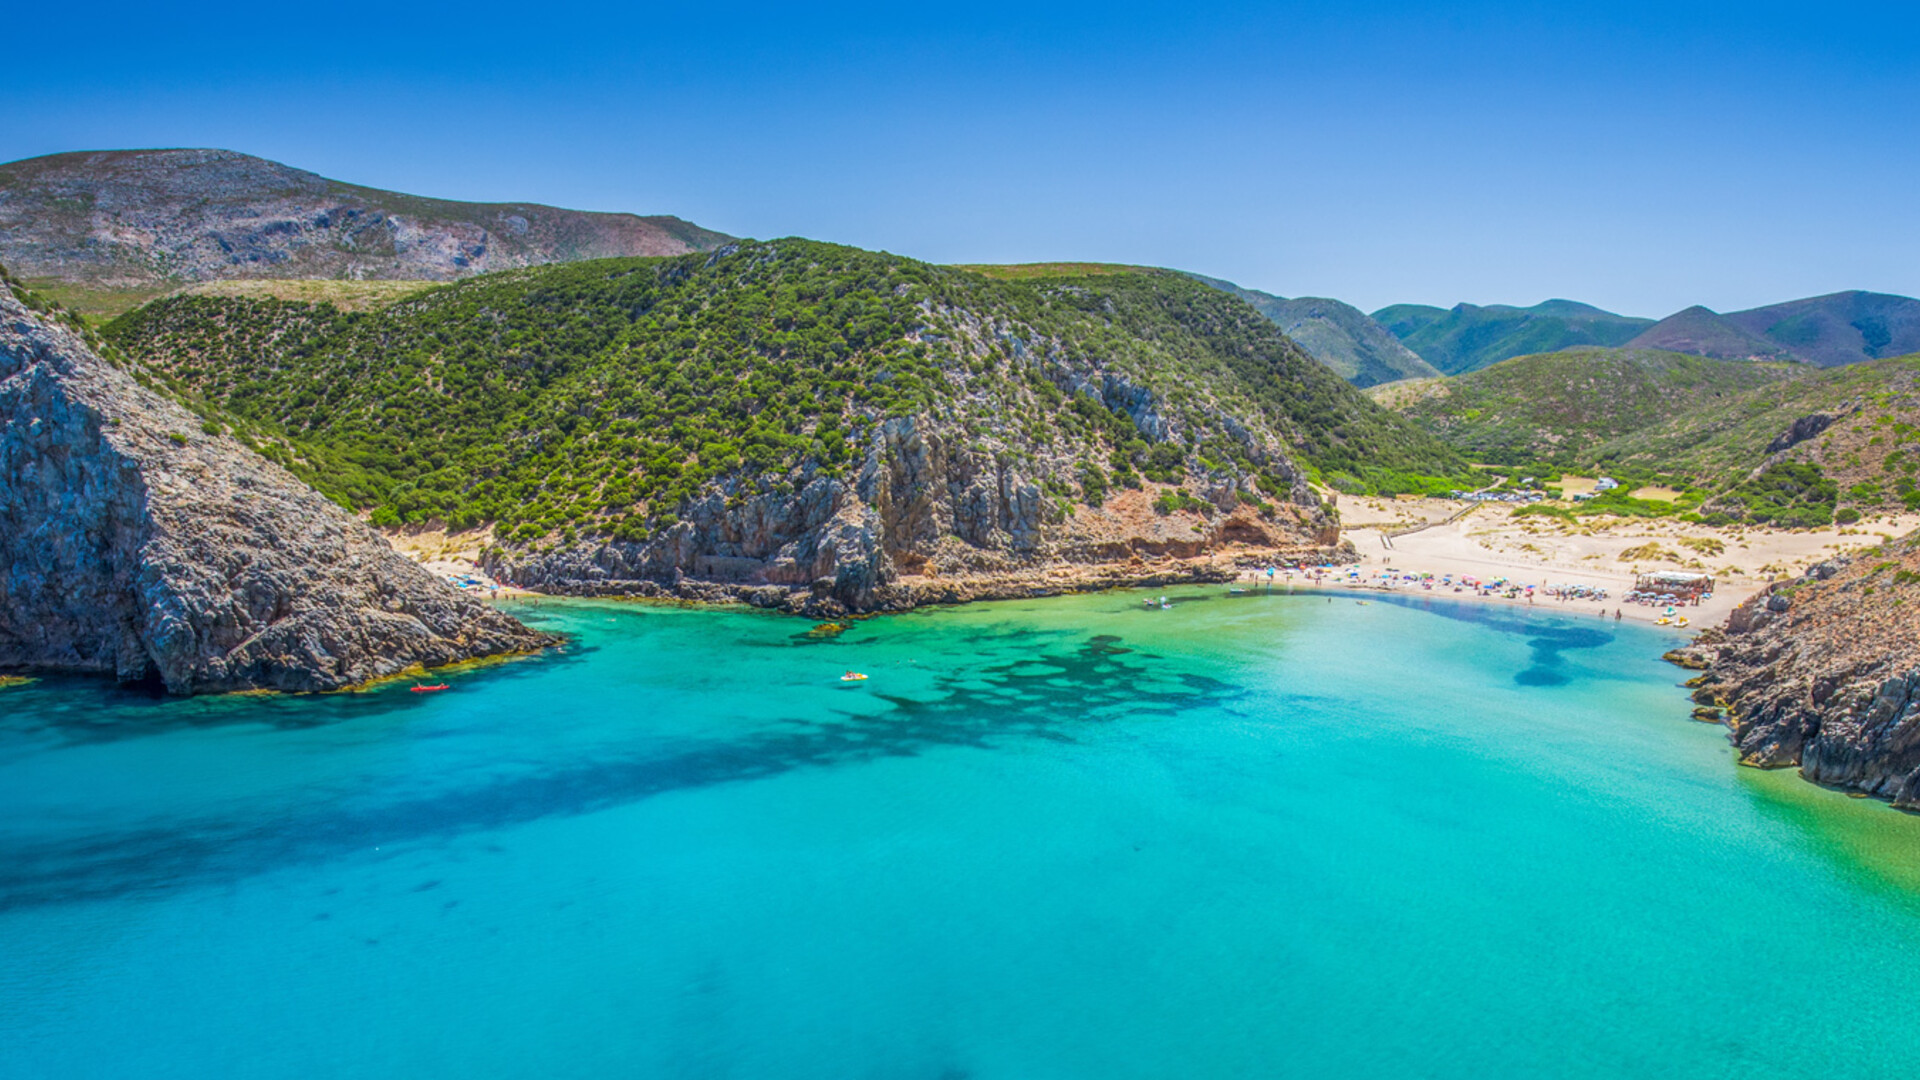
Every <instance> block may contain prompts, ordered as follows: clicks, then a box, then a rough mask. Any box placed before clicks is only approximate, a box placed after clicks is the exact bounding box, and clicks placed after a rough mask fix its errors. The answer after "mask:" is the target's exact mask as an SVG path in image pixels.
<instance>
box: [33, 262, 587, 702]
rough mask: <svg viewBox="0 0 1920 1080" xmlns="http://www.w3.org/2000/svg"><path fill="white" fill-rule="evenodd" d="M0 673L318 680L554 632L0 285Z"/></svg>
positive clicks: (293, 687) (176, 686)
mask: <svg viewBox="0 0 1920 1080" xmlns="http://www.w3.org/2000/svg"><path fill="white" fill-rule="evenodd" d="M0 422H3V425H4V426H0V566H3V567H4V568H5V569H4V572H3V573H0V670H4V671H15V672H19V671H26V672H46V671H68V672H91V673H100V674H107V675H112V676H114V677H116V678H118V679H120V680H122V681H125V682H150V683H153V684H156V685H159V686H163V687H164V688H165V689H166V690H167V691H168V692H170V693H174V694H196V693H207V692H218V691H234V690H256V689H268V690H289V691H303V690H334V689H339V688H342V687H347V686H351V685H354V684H357V683H361V682H365V681H367V680H369V679H374V678H378V677H380V676H385V675H391V674H394V673H397V672H400V671H404V670H406V669H408V668H410V667H413V666H415V665H429V666H431V665H439V664H448V663H452V662H455V661H460V660H466V659H470V658H474V657H481V656H488V655H493V654H500V653H509V652H518V651H524V650H532V649H539V648H542V647H544V646H546V645H549V644H551V643H552V642H553V640H554V639H552V638H551V637H550V636H548V635H546V634H543V633H539V632H536V631H534V630H530V629H528V628H527V627H525V626H523V625H521V624H520V623H519V622H518V621H517V620H515V619H513V618H511V617H509V616H507V615H504V614H502V613H500V612H498V611H495V610H494V609H492V608H490V607H488V606H487V605H485V604H483V603H481V602H479V601H478V600H476V599H473V598H471V597H468V596H465V595H463V594H461V593H459V592H456V591H455V590H454V589H452V588H451V587H450V586H448V585H447V584H445V583H444V582H441V581H439V580H437V579H435V578H434V577H432V576H431V575H429V574H428V573H427V572H426V571H425V570H422V569H420V568H419V567H417V566H415V565H414V564H413V563H411V562H409V561H408V560H407V559H405V558H403V557H401V556H400V555H398V554H397V553H395V552H394V551H393V549H392V548H391V547H390V546H389V545H388V544H387V542H386V541H385V540H384V539H382V538H381V537H380V536H379V535H378V534H376V533H375V532H374V531H373V530H371V529H369V528H368V527H367V526H365V525H363V524H362V523H360V522H358V521H356V520H354V519H353V518H352V517H351V516H350V515H348V514H346V513H345V512H343V511H342V510H341V509H340V508H339V507H338V506H336V505H334V504H333V503H331V502H329V501H328V500H327V499H325V498H324V497H322V496H321V495H319V494H318V493H316V492H315V491H313V490H312V489H311V488H309V487H307V486H306V485H305V484H303V483H301V482H300V481H299V480H297V479H295V478H294V477H293V476H292V475H290V474H288V473H287V472H286V471H285V470H283V469H281V468H280V467H279V466H276V465H274V464H272V463H271V462H268V461H266V460H264V459H263V458H261V457H260V456H259V455H257V454H255V453H254V452H252V451H251V450H249V449H247V448H245V447H243V446H241V445H240V444H239V443H238V442H236V441H235V440H233V439H232V438H230V437H228V436H227V435H226V434H225V433H224V432H223V430H222V428H221V426H220V425H219V424H217V423H214V422H212V421H205V420H203V419H202V418H200V417H198V416H196V415H194V414H193V413H191V412H189V411H188V410H187V409H185V408H183V407H181V406H180V405H179V404H177V403H176V402H174V401H172V400H170V399H168V398H167V397H164V396H162V395H161V394H159V393H156V392H154V391H153V390H150V389H148V388H147V387H145V386H142V385H140V383H139V382H138V381H136V379H135V377H134V376H133V375H132V374H130V373H129V372H128V371H126V370H121V369H120V368H117V367H116V366H114V365H113V364H112V363H109V362H108V361H107V360H106V359H104V358H102V356H101V355H99V353H98V352H97V351H96V350H95V349H94V348H93V347H91V346H90V345H89V343H88V342H87V341H85V340H83V338H82V335H81V333H80V332H79V327H78V324H77V322H76V323H75V324H73V325H61V324H60V322H59V321H58V319H57V318H56V317H54V316H52V315H50V314H49V313H46V312H35V311H33V310H30V309H29V308H28V307H27V305H26V304H24V303H22V301H21V299H20V297H19V296H18V295H16V294H15V293H14V292H13V291H12V290H11V289H9V288H4V287H0Z"/></svg>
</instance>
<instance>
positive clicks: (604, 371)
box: [105, 240, 1467, 557]
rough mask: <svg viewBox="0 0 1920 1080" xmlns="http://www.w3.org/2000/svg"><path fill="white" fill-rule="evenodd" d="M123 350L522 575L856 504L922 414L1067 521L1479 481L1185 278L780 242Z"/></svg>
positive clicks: (210, 406) (256, 437) (150, 327)
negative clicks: (1022, 269) (701, 527)
mask: <svg viewBox="0 0 1920 1080" xmlns="http://www.w3.org/2000/svg"><path fill="white" fill-rule="evenodd" d="M105 332H106V334H107V335H108V337H109V338H110V339H111V340H113V341H114V342H115V343H116V344H117V345H118V346H119V347H120V348H121V349H122V350H123V351H124V352H125V353H126V354H127V355H129V356H130V357H132V358H134V359H135V360H136V361H138V362H140V363H141V364H143V365H144V366H145V367H146V368H147V369H148V371H149V372H151V373H153V374H154V375H156V376H157V377H159V378H160V379H162V380H164V381H167V382H168V383H170V384H171V385H172V387H173V388H174V390H175V391H176V392H177V393H179V394H180V395H181V396H183V397H184V398H187V399H188V400H190V401H193V402H195V403H196V404H197V405H199V406H200V407H201V409H202V410H203V413H204V415H206V416H208V417H209V418H210V422H216V423H223V424H228V425H230V426H232V427H233V428H234V429H235V432H236V434H238V435H240V436H241V437H243V438H246V439H248V440H249V441H250V442H251V443H252V444H253V445H255V446H256V447H258V448H260V449H261V450H262V452H263V453H266V454H267V455H269V456H270V457H273V458H274V459H275V460H278V461H280V462H281V463H282V464H284V465H286V466H288V467H289V468H290V469H292V470H293V471H294V472H295V473H297V474H298V475H301V476H302V477H304V478H306V479H307V480H309V482H311V483H313V484H315V485H316V486H317V487H319V488H320V489H321V490H323V491H325V492H327V493H328V494H329V495H331V496H333V497H334V498H336V499H338V500H339V501H341V502H343V503H345V504H347V505H348V506H350V507H354V508H357V509H363V510H370V511H371V512H372V515H373V518H374V520H375V521H376V522H377V523H381V524H387V525H395V524H403V523H407V524H419V523H427V522H444V523H446V524H448V525H451V526H454V527H464V526H472V525H477V524H482V523H489V522H490V523H492V524H493V525H494V526H495V530H494V535H495V538H496V541H497V542H498V543H499V544H501V545H502V546H503V547H505V548H508V549H510V550H511V549H524V550H549V549H552V548H554V547H557V546H561V545H579V544H585V543H589V542H593V543H607V542H615V543H628V544H637V543H644V542H646V541H648V540H649V539H652V538H656V537H659V536H661V535H662V530H668V529H671V528H672V527H673V526H674V525H675V524H676V523H677V522H679V521H681V520H682V519H684V518H685V517H686V516H687V515H688V514H689V512H690V509H691V507H692V506H693V505H694V504H695V503H700V502H703V501H705V500H708V499H712V498H715V497H718V498H723V499H725V500H726V501H727V503H728V504H729V505H733V506H738V505H740V504H742V503H743V502H744V501H746V500H751V499H754V498H759V497H774V498H779V497H781V496H785V495H790V494H792V493H795V492H797V491H799V490H800V489H801V488H803V487H805V486H806V485H808V484H810V483H812V482H813V481H815V480H817V479H821V478H825V479H828V480H834V481H839V482H843V483H852V482H853V481H854V479H855V478H856V476H857V475H858V474H859V473H860V471H861V470H862V469H863V468H866V467H868V466H869V464H870V459H872V457H873V455H874V454H875V453H877V452H878V447H879V445H880V443H881V442H882V441H883V429H885V428H886V425H887V424H888V422H890V421H903V420H906V419H907V418H913V420H914V422H915V423H916V424H918V425H919V427H918V428H916V430H920V431H932V432H937V433H938V434H939V436H940V439H941V445H942V446H943V447H946V448H947V449H946V450H944V451H943V453H945V454H947V456H948V457H949V458H952V457H954V456H955V455H961V456H966V457H967V458H968V459H969V460H971V461H975V462H986V463H989V464H990V465H991V466H992V467H993V468H995V469H998V470H1000V471H1001V472H1002V473H1003V474H1004V475H1005V476H1006V477H1011V478H1017V479H1019V480H1020V482H1022V483H1025V482H1031V483H1032V484H1033V485H1035V486H1037V487H1038V488H1039V489H1040V490H1041V491H1043V492H1044V493H1045V496H1046V501H1047V504H1048V507H1049V509H1048V510H1047V513H1048V515H1050V517H1051V518H1052V519H1056V520H1057V519H1059V518H1061V517H1063V516H1064V517H1070V516H1071V515H1072V514H1073V513H1074V507H1075V506H1076V505H1085V506H1095V507H1097V506H1099V505H1100V504H1101V503H1103V502H1104V501H1105V500H1106V499H1107V498H1108V497H1109V496H1110V494H1112V493H1113V492H1115V491H1117V490H1121V489H1126V488H1141V487H1143V486H1148V487H1154V486H1158V485H1169V487H1168V488H1167V489H1166V491H1167V495H1168V496H1169V497H1167V498H1162V499H1160V500H1159V502H1160V505H1161V507H1162V508H1163V511H1164V510H1165V508H1167V507H1169V506H1171V507H1174V508H1179V507H1182V506H1187V505H1189V503H1187V502H1183V501H1182V500H1196V499H1198V498H1199V497H1200V496H1201V495H1202V494H1203V493H1208V492H1211V493H1214V494H1213V495H1211V496H1209V497H1212V498H1214V500H1215V502H1216V504H1223V505H1227V506H1230V505H1232V502H1233V497H1231V496H1230V497H1227V498H1221V497H1220V496H1219V494H1218V493H1219V492H1222V491H1226V492H1231V493H1237V497H1238V498H1239V499H1241V500H1242V501H1247V502H1249V503H1257V504H1260V505H1263V506H1267V507H1269V513H1270V514H1271V506H1272V503H1280V504H1283V505H1284V504H1286V503H1288V502H1292V503H1294V504H1296V505H1297V504H1301V503H1312V502H1315V501H1316V500H1315V499H1314V497H1313V496H1312V494H1311V492H1310V490H1309V485H1310V484H1312V483H1315V482H1318V483H1322V484H1325V485H1328V486H1331V487H1335V488H1339V489H1343V490H1353V491H1359V490H1372V491H1409V490H1421V489H1428V488H1432V487H1436V486H1446V485H1448V484H1451V483H1456V482H1457V478H1459V477H1460V476H1462V475H1463V474H1465V473H1466V472H1467V466H1466V465H1465V462H1464V460H1463V459H1462V458H1461V457H1460V456H1459V454H1458V453H1457V452H1455V451H1453V450H1451V449H1449V448H1448V447H1447V446H1446V445H1445V444H1443V443H1441V442H1440V441H1438V440H1437V439H1435V438H1433V437H1432V436H1431V435H1429V434H1427V433H1426V432H1424V431H1422V430H1420V429H1419V428H1418V427H1416V426H1415V425H1413V424H1411V423H1409V422H1408V421H1406V420H1404V419H1403V418H1401V417H1399V416H1397V415H1395V414H1393V413H1391V412H1389V411H1387V410H1384V409H1382V408H1380V407H1378V406H1376V405H1375V404H1373V403H1372V402H1371V401H1369V400H1368V399H1367V398H1366V397H1364V396H1363V395H1362V394H1360V393H1359V392H1358V391H1357V390H1355V389H1354V388H1353V387H1351V386H1349V385H1347V384H1346V383H1345V382H1344V381H1343V380H1341V379H1340V378H1339V377H1338V376H1337V375H1335V374H1333V373H1332V372H1330V371H1328V370H1327V369H1326V368H1325V367H1324V366H1322V365H1320V364H1319V363H1317V362H1316V361H1314V360H1313V359H1312V358H1310V357H1309V356H1308V355H1307V354H1306V353H1305V352H1303V351H1302V350H1301V349H1300V348H1299V347H1297V346H1296V345H1294V344H1293V343H1292V342H1291V341H1289V340H1288V339H1287V338H1286V336H1285V335H1284V334H1282V333H1281V332H1280V330H1279V329H1278V328H1277V327H1275V326H1274V325H1273V324H1272V323H1271V322H1270V321H1268V320H1267V319H1265V318H1264V317H1262V316H1261V315H1260V313H1259V312H1257V311H1255V310H1254V309H1253V308H1251V307H1249V306H1248V305H1246V304H1245V303H1243V302H1242V301H1240V300H1237V299H1235V298H1233V297H1231V296H1228V295H1225V294H1223V293H1221V292H1219V291H1217V290H1214V289H1210V288H1208V287H1207V286H1205V285H1203V284H1200V283H1198V282H1196V281H1193V280H1192V279H1190V278H1188V277H1186V276H1184V275H1181V274H1176V273H1172V272H1166V271H1156V270H1141V271H1128V272H1124V273H1103V274H1099V275H1080V274H1076V273H1075V272H1074V271H1073V270H1072V268H1070V267H1069V268H1063V271H1062V273H1061V274H1060V275H1058V276H1036V277H1031V278H1026V279H1022V280H1014V281H1008V280H994V279H992V278H989V277H986V276H983V275H980V274H975V273H970V272H967V271H965V270H960V269H954V268H946V267H938V266H932V265H928V264H925V263H920V262H916V261H913V260H911V259H905V258H901V257H898V256H893V255H887V254H881V253H874V252H867V251H861V250H858V249H854V248H848V247H841V246H836V245H830V244H824V243H817V242H812V241H806V240H778V241H771V242H748V243H741V244H738V245H730V246H728V247H726V248H723V249H721V250H719V251H718V252H715V253H711V254H697V255H689V256H680V257H669V258H627V259H606V260H598V261H592V262H582V263H573V264H566V265H558V266H547V267H538V268H531V269H525V270H514V271H508V272H504V273H498V274H491V275H485V276H481V277H476V278H472V279H469V280H467V281H463V282H460V283H458V284H452V285H447V286H443V287H437V288H433V289H429V290H427V291H425V292H423V293H419V294H415V295H413V296H410V297H407V298H406V299H403V300H401V301H399V302H397V303H393V304H391V305H390V306H387V307H384V308H380V309H378V310H372V311H362V312H354V313H342V312H340V311H338V310H336V309H334V308H333V307H332V306H330V305H327V304H303V303H296V302H289V301H283V300H275V299H269V298H264V297H245V296H237V297H232V296H229V297H223V296H190V295H189V296H176V297H170V298H166V299H162V300H159V301H155V302H153V303H150V304H148V305H146V306H144V307H142V308H139V309H136V310H135V311H133V312H130V313H128V314H127V315H125V316H123V317H121V318H120V319H118V320H116V321H115V322H113V323H112V324H110V325H109V326H108V327H107V328H106V331H105ZM896 436H897V433H896ZM943 460H945V459H943ZM970 468H973V467H972V466H970ZM976 471H977V469H976ZM950 482H951V483H953V484H959V483H961V482H962V480H960V479H950ZM967 482H969V483H970V482H971V481H967ZM1010 486H1018V485H1017V484H1015V483H1014V480H1011V479H1009V480H1005V481H1004V482H1002V483H1001V484H1000V487H1001V488H1003V489H1005V488H1009V487H1010ZM999 497H1005V498H1011V496H1009V495H1006V494H1005V493H1004V492H1002V495H1001V496H999ZM749 546H751V545H749ZM758 555H759V553H755V555H754V557H758Z"/></svg>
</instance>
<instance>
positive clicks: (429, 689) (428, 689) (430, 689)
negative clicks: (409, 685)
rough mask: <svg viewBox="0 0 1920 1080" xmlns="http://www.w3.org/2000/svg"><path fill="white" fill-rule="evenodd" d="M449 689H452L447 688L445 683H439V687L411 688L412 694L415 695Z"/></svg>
mask: <svg viewBox="0 0 1920 1080" xmlns="http://www.w3.org/2000/svg"><path fill="white" fill-rule="evenodd" d="M451 689H453V687H451V686H448V685H447V684H446V683H441V684H440V685H439V686H416V687H414V688H413V692H414V693H416V694H431V693H433V692H435V691H437V690H451Z"/></svg>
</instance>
